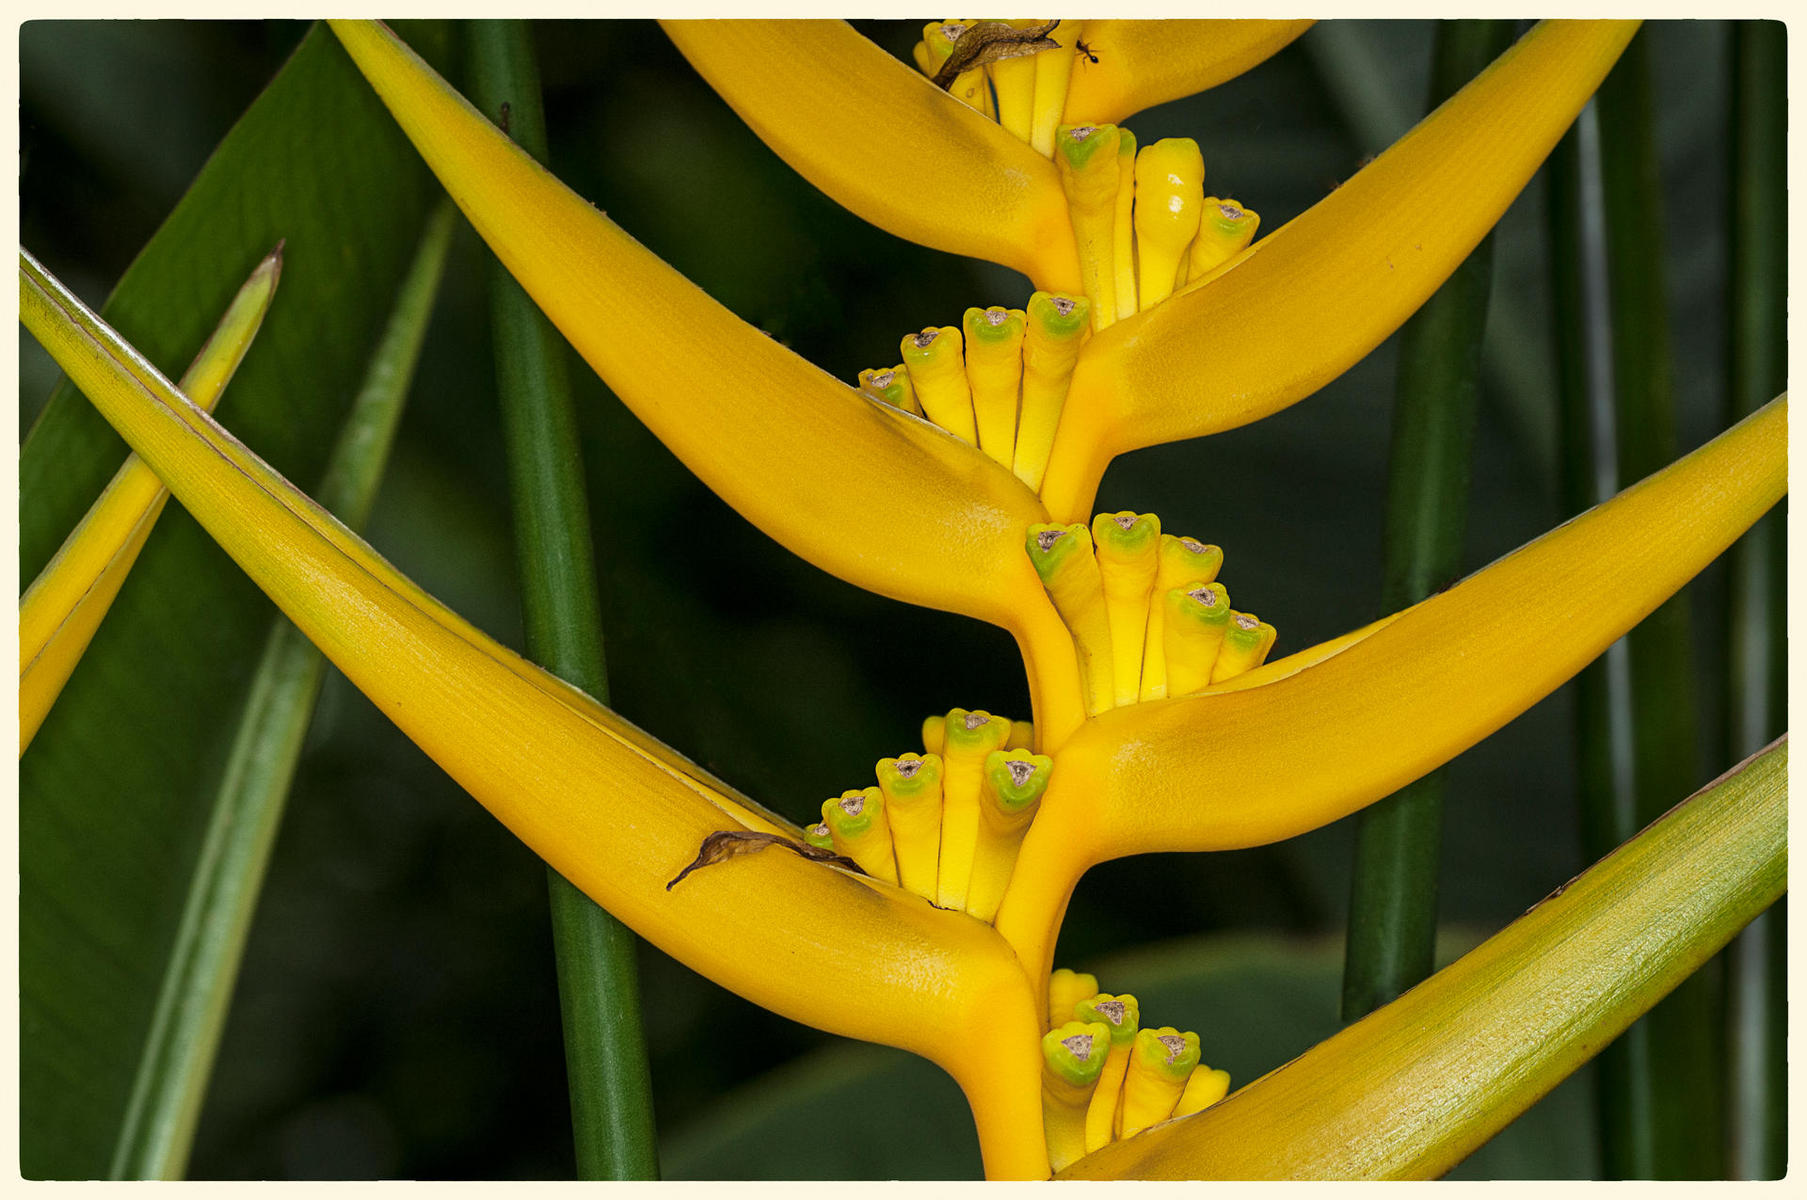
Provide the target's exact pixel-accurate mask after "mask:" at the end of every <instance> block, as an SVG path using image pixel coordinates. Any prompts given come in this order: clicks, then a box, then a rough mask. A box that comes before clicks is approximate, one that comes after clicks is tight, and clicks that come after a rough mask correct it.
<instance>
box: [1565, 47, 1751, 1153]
mask: <svg viewBox="0 0 1807 1200" xmlns="http://www.w3.org/2000/svg"><path fill="white" fill-rule="evenodd" d="M1651 88H1652V82H1651V65H1650V47H1649V31H1648V30H1645V31H1644V32H1642V33H1640V34H1639V35H1638V36H1637V37H1635V38H1633V39H1632V42H1631V44H1630V46H1628V47H1627V48H1626V51H1625V54H1624V55H1623V56H1622V57H1621V58H1620V60H1619V62H1618V64H1617V66H1615V67H1614V68H1613V71H1612V73H1611V74H1610V75H1608V76H1607V79H1606V82H1605V83H1604V85H1603V86H1602V87H1601V89H1600V92H1599V95H1598V100H1597V102H1598V105H1599V114H1600V173H1601V184H1602V187H1601V193H1602V198H1603V201H1604V206H1605V217H1606V246H1607V281H1608V294H1609V296H1610V298H1611V306H1612V346H1613V349H1612V364H1613V385H1614V386H1613V391H1614V400H1615V408H1614V418H1615V422H1614V424H1615V433H1616V442H1617V451H1618V471H1619V474H1620V477H1621V478H1627V479H1641V478H1643V477H1644V476H1646V475H1648V474H1650V473H1652V472H1653V471H1657V470H1659V469H1661V468H1662V467H1665V466H1667V465H1668V464H1669V463H1670V462H1671V461H1673V460H1674V458H1675V457H1676V454H1677V452H1678V438H1677V433H1676V421H1677V416H1676V405H1675V394H1674V378H1673V361H1672V352H1671V349H1670V335H1669V321H1668V312H1667V308H1666V298H1665V295H1664V291H1663V270H1662V262H1663V254H1662V247H1663V246H1664V243H1665V240H1666V239H1665V237H1664V234H1665V231H1666V228H1667V227H1666V225H1665V224H1664V220H1663V212H1662V204H1661V195H1662V192H1661V188H1662V179H1661V174H1660V172H1659V170H1658V163H1657V157H1656V142H1655V137H1654V129H1653V122H1654V117H1653V113H1652V99H1651ZM1689 639H1690V620H1689V607H1688V597H1687V594H1686V593H1685V592H1684V593H1682V594H1680V595H1677V596H1675V597H1673V598H1671V599H1670V600H1669V601H1668V602H1666V603H1665V604H1664V605H1663V606H1662V607H1661V608H1659V609H1657V610H1656V612H1654V613H1652V614H1651V615H1650V616H1649V617H1647V618H1646V619H1645V620H1644V621H1643V622H1642V623H1641V624H1640V625H1638V627H1637V628H1635V629H1633V630H1632V631H1631V633H1630V634H1629V635H1628V636H1627V638H1626V645H1627V647H1628V649H1629V655H1630V670H1631V690H1632V696H1633V705H1632V714H1633V720H1632V753H1633V763H1634V766H1633V772H1632V777H1633V780H1634V787H1635V795H1636V802H1635V807H1636V812H1635V818H1634V823H1633V826H1632V828H1624V829H1614V830H1612V831H1611V833H1612V835H1614V836H1613V842H1614V843H1615V844H1616V843H1617V842H1618V841H1621V840H1623V838H1625V837H1629V836H1630V835H1631V833H1632V830H1633V828H1635V827H1636V826H1641V825H1643V824H1644V823H1646V822H1648V821H1649V820H1651V819H1652V818H1654V817H1655V816H1656V815H1657V814H1658V813H1660V812H1662V811H1663V810H1664V809H1666V808H1667V807H1668V806H1669V805H1670V804H1672V803H1674V801H1675V800H1676V798H1677V796H1678V794H1680V793H1682V792H1685V791H1686V790H1687V789H1688V788H1689V787H1691V786H1693V785H1694V783H1695V782H1696V781H1698V780H1699V778H1700V754H1699V744H1698V743H1699V737H1700V720H1699V715H1698V713H1697V711H1696V706H1695V703H1694V695H1695V689H1696V686H1697V680H1696V678H1695V673H1694V668H1693V662H1692V646H1691V644H1690V640H1689ZM1584 849H1585V850H1587V851H1588V852H1589V853H1590V854H1591V853H1594V852H1597V851H1598V850H1599V849H1600V847H1598V846H1592V847H1584ZM1719 982H1720V981H1719V979H1718V977H1717V974H1716V973H1714V972H1706V973H1703V974H1702V975H1701V976H1700V977H1699V978H1698V979H1696V980H1694V981H1692V982H1690V983H1688V984H1686V985H1684V986H1683V987H1680V988H1678V989H1676V993H1675V995H1674V996H1673V997H1672V998H1671V999H1670V1000H1669V1001H1667V1002H1666V1003H1665V1004H1663V1005H1662V1006H1660V1007H1659V1008H1657V1009H1656V1010H1654V1011H1653V1012H1652V1013H1651V1016H1650V1018H1649V1019H1648V1020H1647V1021H1646V1022H1645V1027H1646V1030H1647V1031H1648V1039H1649V1040H1648V1042H1647V1043H1645V1042H1642V1041H1640V1040H1637V1036H1636V1035H1634V1040H1633V1041H1632V1042H1631V1043H1628V1046H1627V1048H1626V1051H1625V1052H1624V1054H1623V1055H1610V1056H1608V1058H1607V1059H1606V1060H1604V1061H1603V1063H1602V1069H1603V1072H1604V1079H1603V1091H1604V1092H1605V1096H1604V1100H1605V1103H1606V1106H1607V1107H1606V1115H1607V1117H1608V1120H1607V1123H1606V1127H1605V1129H1604V1147H1603V1149H1604V1151H1605V1154H1604V1160H1603V1161H1604V1165H1605V1168H1606V1171H1607V1174H1608V1175H1609V1176H1612V1177H1624V1178H1638V1179H1641V1178H1658V1179H1713V1178H1718V1177H1720V1176H1721V1175H1722V1174H1723V1172H1724V1153H1723V1144H1722V1143H1723V1139H1722V1137H1721V1136H1720V1134H1719V1131H1720V1129H1721V1128H1722V1124H1721V1123H1722V1121H1723V1112H1724V1106H1723V1096H1722V1087H1723V1078H1724V1076H1723V1069H1722V1067H1721V1064H1722V1063H1723V1061H1724V1053H1725V1050H1724V1040H1723V1029H1722V1022H1723V1012H1722V1009H1721V1008H1720V1004H1721V1001H1722V997H1721V996H1720V994H1719V986H1718V985H1719ZM1620 1067H1629V1069H1630V1076H1629V1077H1626V1078H1625V1080H1624V1086H1625V1088H1626V1089H1627V1091H1626V1093H1624V1094H1621V1093H1620V1091H1619V1086H1620V1085H1619V1079H1620V1078H1621V1076H1620V1072H1619V1068H1620Z"/></svg>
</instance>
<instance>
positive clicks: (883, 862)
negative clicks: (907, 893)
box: [822, 787, 897, 883]
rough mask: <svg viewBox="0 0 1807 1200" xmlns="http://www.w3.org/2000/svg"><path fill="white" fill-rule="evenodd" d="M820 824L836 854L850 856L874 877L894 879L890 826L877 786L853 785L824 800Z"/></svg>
mask: <svg viewBox="0 0 1807 1200" xmlns="http://www.w3.org/2000/svg"><path fill="white" fill-rule="evenodd" d="M822 824H824V825H826V826H828V832H829V836H830V837H831V838H833V840H834V848H835V853H836V854H841V855H845V856H846V857H848V858H851V859H852V860H853V861H854V862H856V863H858V864H859V865H860V870H862V871H864V872H866V874H868V875H870V876H872V878H874V879H882V880H884V881H885V882H886V883H896V882H897V859H896V857H895V855H894V854H893V853H892V839H891V825H890V823H889V822H888V821H886V819H885V799H884V796H883V795H882V794H880V792H879V790H878V789H877V788H875V787H869V788H856V789H854V790H851V791H846V792H842V793H841V794H840V795H839V796H836V797H834V798H832V799H828V800H824V801H823V802H822Z"/></svg>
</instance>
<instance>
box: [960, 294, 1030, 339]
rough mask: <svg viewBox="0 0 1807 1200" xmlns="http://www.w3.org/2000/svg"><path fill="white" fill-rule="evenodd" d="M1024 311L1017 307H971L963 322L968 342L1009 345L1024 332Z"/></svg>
mask: <svg viewBox="0 0 1807 1200" xmlns="http://www.w3.org/2000/svg"><path fill="white" fill-rule="evenodd" d="M1025 319H1026V318H1025V317H1024V314H1023V311H1022V310H1021V309H1017V308H1000V307H999V306H997V305H995V304H994V305H992V306H991V307H990V308H969V309H967V310H966V316H965V318H964V319H963V320H962V321H961V324H962V325H963V326H964V327H965V329H966V340H967V342H968V343H969V344H970V343H973V342H979V343H986V344H995V345H1000V346H1002V345H1008V344H1009V343H1010V342H1011V341H1013V340H1015V339H1017V338H1020V337H1021V336H1022V334H1023V324H1024V321H1025Z"/></svg>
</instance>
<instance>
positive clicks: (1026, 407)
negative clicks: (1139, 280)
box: [859, 292, 1091, 489]
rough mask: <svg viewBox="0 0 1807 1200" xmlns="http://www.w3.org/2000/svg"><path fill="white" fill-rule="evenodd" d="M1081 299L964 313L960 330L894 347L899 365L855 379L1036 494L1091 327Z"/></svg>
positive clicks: (1048, 297) (1046, 296) (909, 338)
mask: <svg viewBox="0 0 1807 1200" xmlns="http://www.w3.org/2000/svg"><path fill="white" fill-rule="evenodd" d="M1090 313H1091V305H1090V304H1089V303H1088V302H1087V301H1086V300H1085V299H1083V298H1082V297H1078V296H1067V295H1063V294H1061V293H1058V292H1036V293H1035V294H1034V295H1033V296H1031V297H1029V304H1028V306H1027V307H1026V308H1001V307H998V306H996V305H994V306H992V307H991V308H969V309H967V310H966V313H965V316H964V317H962V318H961V322H960V324H959V325H943V326H939V327H936V326H930V327H928V328H926V329H924V330H923V331H922V332H920V333H912V334H906V335H905V336H904V338H903V341H902V342H901V343H899V347H898V348H899V349H900V350H901V351H902V357H903V361H902V362H901V363H899V364H897V365H896V366H894V367H890V368H886V369H880V368H873V369H871V370H866V371H861V372H860V375H859V384H860V390H861V391H863V392H865V393H866V394H867V395H868V396H871V397H872V398H873V399H875V400H882V401H884V402H885V403H886V404H889V405H892V406H893V407H895V408H901V409H903V410H904V411H905V412H907V413H911V414H914V415H915V416H919V417H922V418H924V419H925V420H928V421H932V422H933V423H934V424H936V425H939V426H940V427H941V428H943V429H945V430H946V431H947V432H949V433H951V434H953V435H954V436H955V437H957V438H959V439H960V440H961V441H963V442H966V443H968V444H969V445H973V446H977V447H978V448H979V449H981V450H983V451H984V452H985V453H986V454H987V455H989V456H990V457H991V458H992V459H993V460H994V461H995V462H997V464H998V465H999V466H1002V467H1004V468H1006V469H1008V470H1010V471H1013V472H1014V473H1015V474H1016V477H1017V478H1018V479H1021V480H1022V481H1023V482H1024V483H1026V484H1028V485H1029V487H1030V488H1032V489H1039V488H1040V487H1041V482H1042V474H1043V472H1044V471H1045V470H1046V469H1047V466H1048V456H1049V455H1050V454H1051V453H1052V452H1053V450H1054V431H1055V429H1056V428H1057V427H1058V426H1059V424H1060V412H1061V408H1062V407H1063V406H1064V405H1065V404H1066V398H1067V386H1068V384H1070V383H1071V382H1072V379H1073V365H1074V364H1075V363H1076V362H1078V361H1079V347H1080V345H1081V343H1082V342H1083V341H1084V340H1085V337H1086V334H1087V331H1088V328H1089V316H1090Z"/></svg>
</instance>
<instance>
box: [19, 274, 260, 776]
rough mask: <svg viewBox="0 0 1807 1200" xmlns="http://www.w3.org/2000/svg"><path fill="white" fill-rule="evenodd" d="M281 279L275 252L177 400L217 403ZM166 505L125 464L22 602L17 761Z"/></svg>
mask: <svg viewBox="0 0 1807 1200" xmlns="http://www.w3.org/2000/svg"><path fill="white" fill-rule="evenodd" d="M281 275H282V247H281V246H277V247H276V249H274V250H272V251H271V252H270V253H269V255H268V256H266V257H265V258H264V260H263V261H262V262H260V263H258V264H257V267H256V269H255V270H253V271H252V272H251V276H250V278H248V279H246V280H245V283H244V286H242V287H240V288H239V290H238V294H237V295H236V296H234V297H233V299H232V303H231V304H230V305H228V306H227V309H226V314H225V316H223V317H221V318H220V323H219V325H218V326H217V327H215V329H214V331H213V333H212V335H211V336H210V337H209V338H208V339H207V343H206V345H204V346H202V347H201V351H200V353H199V354H197V355H196V356H195V360H194V362H193V363H192V364H190V366H189V368H188V371H187V373H185V374H184V375H183V376H182V384H181V386H182V389H183V391H185V392H186V393H187V394H188V396H189V398H190V399H192V400H193V401H194V402H195V403H196V404H198V405H200V406H201V407H202V408H203V409H208V410H211V409H212V408H213V406H214V405H215V404H216V403H218V401H219V398H220V393H221V392H223V391H224V390H225V388H226V384H227V383H228V382H230V381H231V379H232V375H233V372H235V371H236V370H238V364H239V362H240V361H241V360H242V359H243V358H244V356H245V351H247V350H249V349H250V348H251V339H252V338H254V337H256V336H257V330H258V328H259V327H260V326H261V325H262V324H263V319H264V314H265V313H266V312H268V311H269V310H270V298H271V297H272V296H274V295H275V294H276V283H277V280H278V279H279V278H280V277H281ZM168 499H169V493H168V492H167V491H165V490H164V488H163V481H162V480H160V479H158V478H157V476H156V473H155V472H153V471H152V470H151V469H150V468H149V467H147V466H145V464H144V462H143V461H142V460H141V459H139V458H138V457H137V456H136V455H132V456H130V457H128V458H127V459H126V461H125V465H124V466H122V467H120V468H119V471H118V473H117V474H115V475H114V476H113V479H112V482H110V483H108V484H107V487H106V490H105V491H103V492H102V493H101V494H100V499H98V500H96V501H95V502H94V507H92V508H90V509H89V510H88V512H87V515H86V516H84V517H83V518H82V520H81V524H79V525H77V526H76V527H75V529H74V531H73V532H72V533H70V535H69V537H68V539H67V540H65V541H64V542H63V545H62V547H61V548H60V549H59V550H58V551H57V552H56V557H54V558H52V559H51V560H50V562H49V563H48V564H47V565H46V566H45V567H44V570H43V571H42V572H41V573H40V574H39V575H38V577H37V578H36V579H34V580H33V581H32V584H31V586H30V587H29V588H27V589H26V590H25V594H24V595H23V596H21V597H19V753H20V754H24V753H25V748H26V747H27V746H29V745H31V739H32V738H33V737H35V736H36V735H37V732H38V728H39V727H40V726H41V725H43V723H44V718H45V717H46V716H48V715H49V714H50V709H51V706H52V705H54V704H55V703H56V699H57V697H58V696H60V695H62V692H63V685H64V684H65V683H67V682H69V676H70V675H71V674H72V673H73V672H74V670H75V665H76V664H77V663H78V662H80V661H81V658H82V654H83V653H84V652H85V651H86V650H87V649H88V643H89V642H90V641H91V640H92V639H93V637H94V633H95V631H96V630H98V629H99V628H100V623H101V621H103V620H104V619H105V618H106V615H107V610H108V609H109V608H111V607H112V605H113V598H114V597H115V596H117V595H118V594H119V589H120V588H121V587H122V586H123V585H124V584H125V580H126V576H127V575H128V574H130V573H131V570H132V564H133V563H135V562H137V561H138V552H139V551H140V550H141V549H143V548H144V543H145V540H146V539H147V538H149V537H150V535H151V530H152V529H153V528H155V527H156V524H157V517H158V516H159V515H160V514H161V513H162V512H163V504H164V502H165V501H166V500H168Z"/></svg>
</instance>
